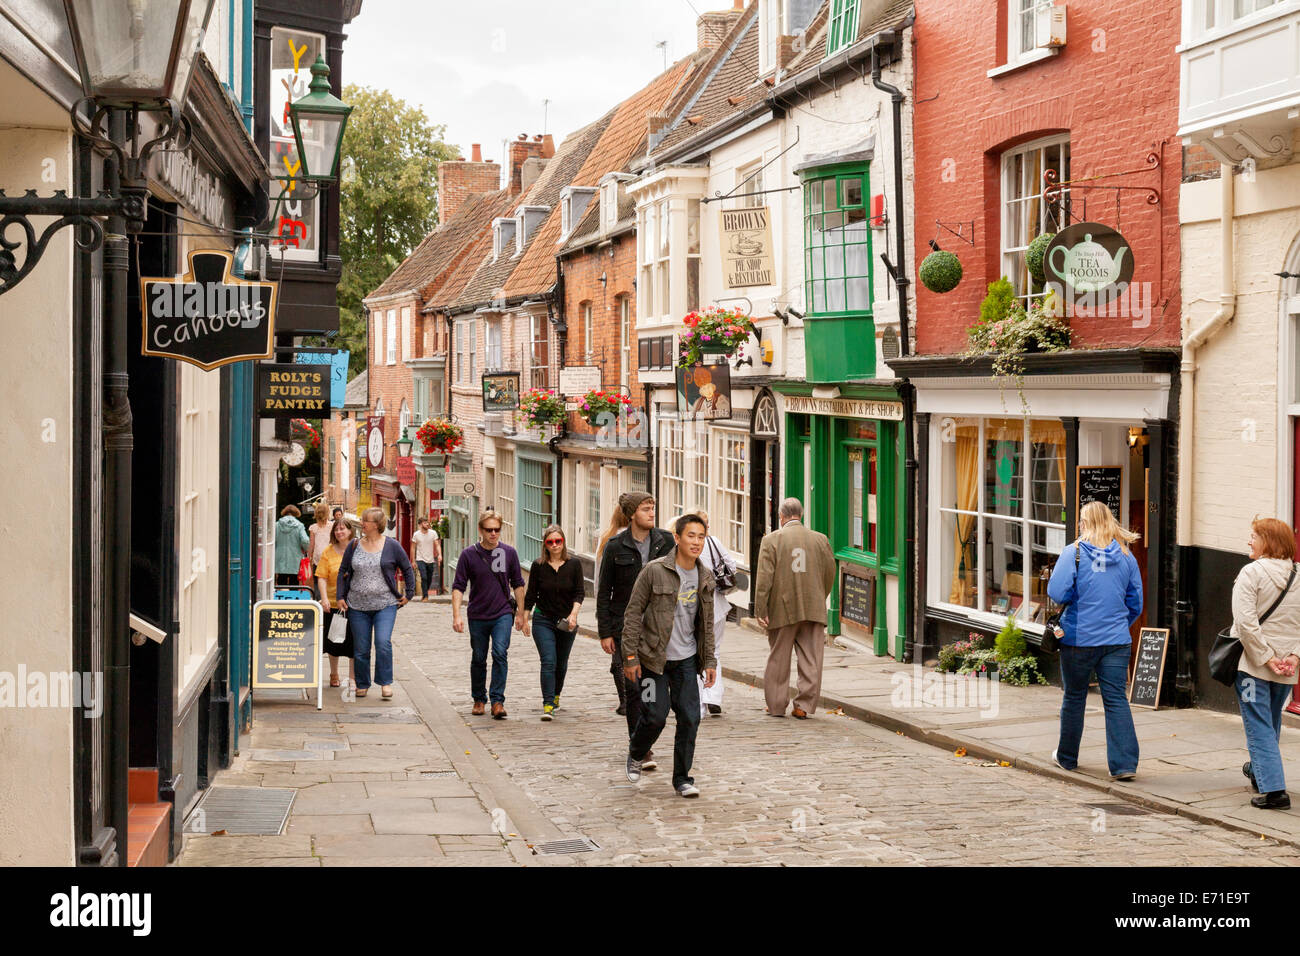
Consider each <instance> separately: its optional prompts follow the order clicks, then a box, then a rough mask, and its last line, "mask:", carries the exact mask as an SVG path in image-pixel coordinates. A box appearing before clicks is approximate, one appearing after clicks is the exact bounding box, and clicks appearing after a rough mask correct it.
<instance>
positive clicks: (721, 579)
mask: <svg viewBox="0 0 1300 956" xmlns="http://www.w3.org/2000/svg"><path fill="white" fill-rule="evenodd" d="M706 540H707V541H708V545H709V558H710V559H711V561H712V563H713V580H714V581H715V582H716V585H717V588H718V590H719V591H721V592H722V593H723V594H726V593H727V592H728V591H734V590H736V572H735V571H733V570H732V568H731V565H729V564H728V563H727V558H726V555H724V554H723V553H722V549H721V548H719V547H718V545H717V543H716V542H714V540H713V535H709V537H708V538H707V539H706Z"/></svg>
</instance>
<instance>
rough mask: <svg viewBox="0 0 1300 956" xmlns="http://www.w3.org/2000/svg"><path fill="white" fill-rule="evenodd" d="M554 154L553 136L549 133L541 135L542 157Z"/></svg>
mask: <svg viewBox="0 0 1300 956" xmlns="http://www.w3.org/2000/svg"><path fill="white" fill-rule="evenodd" d="M554 155H555V137H554V136H552V135H551V134H550V133H547V134H545V135H544V136H543V137H542V159H550V158H551V157H552V156H554Z"/></svg>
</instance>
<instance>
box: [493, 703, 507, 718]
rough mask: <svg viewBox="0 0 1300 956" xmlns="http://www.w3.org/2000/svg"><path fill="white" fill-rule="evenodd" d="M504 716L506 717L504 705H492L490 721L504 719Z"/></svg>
mask: <svg viewBox="0 0 1300 956" xmlns="http://www.w3.org/2000/svg"><path fill="white" fill-rule="evenodd" d="M505 716H506V705H505V704H493V705H492V719H493V720H500V719H501V718H503V717H505Z"/></svg>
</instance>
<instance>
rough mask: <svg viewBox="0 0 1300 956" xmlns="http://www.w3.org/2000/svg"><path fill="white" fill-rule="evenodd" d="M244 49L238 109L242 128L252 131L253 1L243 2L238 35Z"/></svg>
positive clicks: (245, 0)
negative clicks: (242, 17) (241, 28)
mask: <svg viewBox="0 0 1300 956" xmlns="http://www.w3.org/2000/svg"><path fill="white" fill-rule="evenodd" d="M240 40H241V42H242V44H243V47H244V55H243V57H242V62H241V64H240V65H241V67H242V73H243V76H242V77H241V79H240V81H239V109H240V112H241V113H243V114H244V126H246V127H247V128H248V131H249V132H250V133H251V132H252V131H253V0H244V29H243V30H242V31H241V33H240Z"/></svg>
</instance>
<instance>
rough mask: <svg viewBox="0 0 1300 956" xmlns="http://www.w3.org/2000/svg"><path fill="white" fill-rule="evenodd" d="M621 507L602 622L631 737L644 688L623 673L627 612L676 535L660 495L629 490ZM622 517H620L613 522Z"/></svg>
mask: <svg viewBox="0 0 1300 956" xmlns="http://www.w3.org/2000/svg"><path fill="white" fill-rule="evenodd" d="M618 508H619V515H621V520H622V521H623V523H624V524H625V525H626V527H624V528H623V530H622V531H620V532H618V533H617V534H615V535H613V536H612V537H608V532H607V540H606V541H605V542H604V544H603V546H602V547H603V550H602V551H601V552H600V555H599V561H600V571H599V574H598V577H597V583H596V625H597V628H598V631H599V634H600V646H601V649H602V650H603V651H604V652H605V653H606V654H609V655H610V673H611V674H612V675H613V676H614V686H615V687H616V688H617V689H618V701H619V704H618V712H619V713H620V714H623V715H624V716H625V717H626V718H627V733H628V736H629V737H631V735H632V731H633V730H634V729H635V727H636V718H637V709H638V707H639V705H640V690H639V688H637V687H631V686H629V685H628V683H627V680H626V678H625V677H624V675H623V664H622V657H623V653H622V644H621V640H622V636H623V616H624V612H625V611H626V610H627V602H628V598H630V597H631V596H632V587H633V585H635V584H636V579H637V576H638V575H639V574H640V573H641V569H642V568H643V567H645V565H647V564H648V563H650V562H651V561H653V560H655V559H656V558H661V557H663V556H664V555H665V554H668V553H669V552H670V551H672V550H673V536H672V535H671V534H669V533H668V532H667V531H665V530H663V529H662V528H657V527H655V500H654V497H653V496H651V495H649V494H647V493H646V492H644V491H628V492H624V493H623V494H621V495H619V498H618ZM619 520H620V518H619V517H617V516H616V517H615V519H614V521H611V526H612V525H613V524H614V523H615V522H617V521H619ZM654 768H655V761H654V760H653V758H650V759H648V760H647V761H643V762H642V769H645V770H653V769H654Z"/></svg>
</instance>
